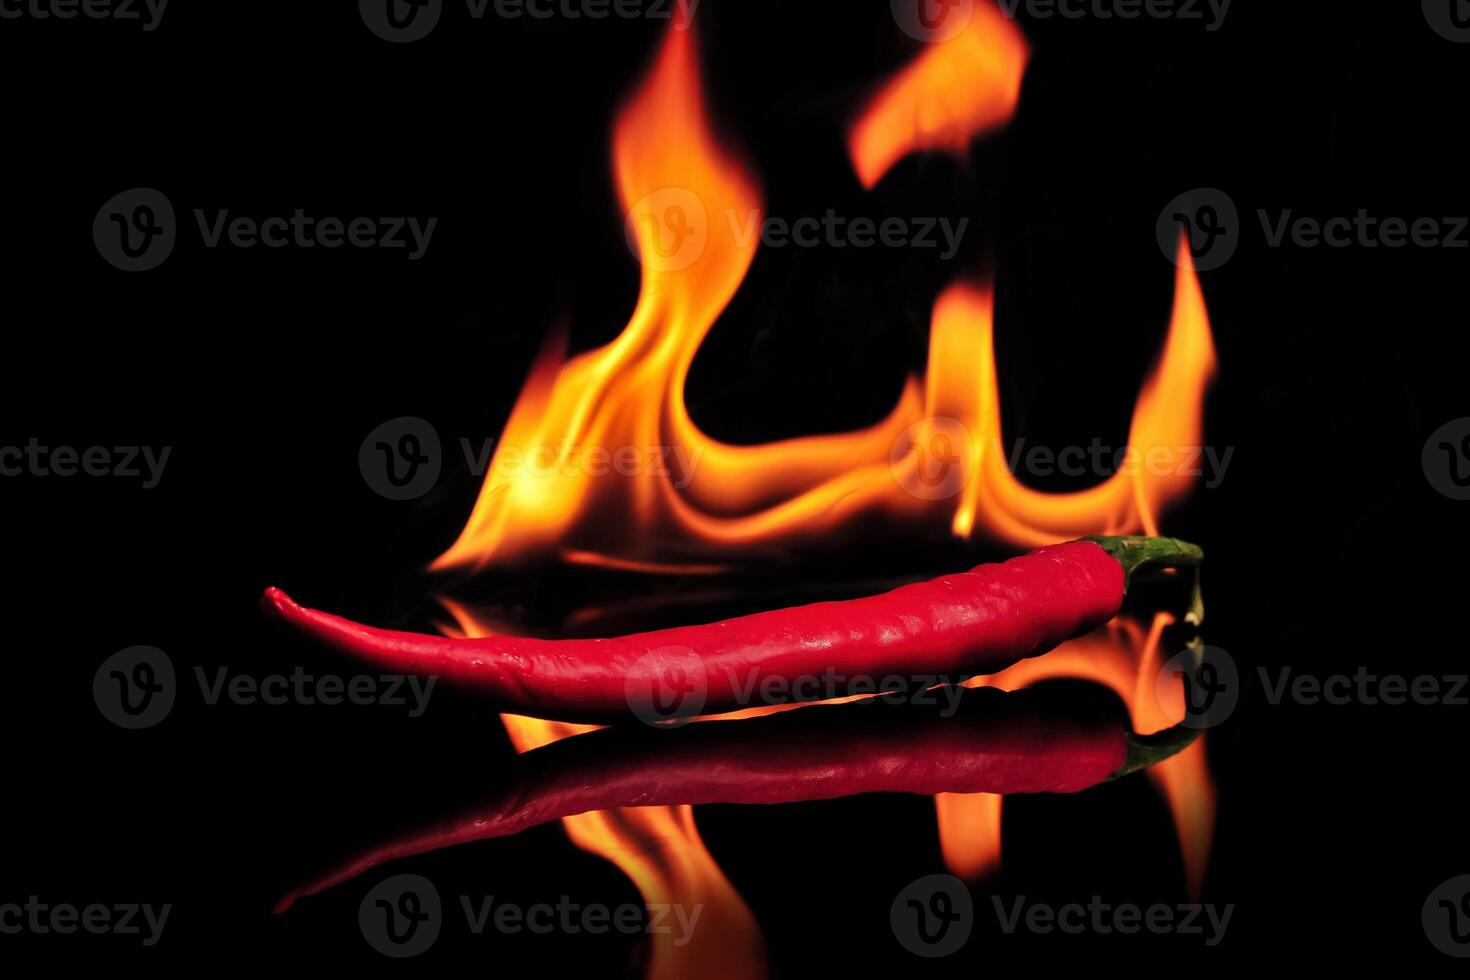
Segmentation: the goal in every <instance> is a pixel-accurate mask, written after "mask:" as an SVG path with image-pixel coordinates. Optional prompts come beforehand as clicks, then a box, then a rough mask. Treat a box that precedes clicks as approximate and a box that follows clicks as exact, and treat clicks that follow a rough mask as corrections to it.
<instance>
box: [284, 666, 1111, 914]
mask: <svg viewBox="0 0 1470 980" xmlns="http://www.w3.org/2000/svg"><path fill="white" fill-rule="evenodd" d="M944 703H945V702H944V701H943V700H939V699H936V701H935V702H934V703H932V704H912V703H909V704H889V703H883V699H870V700H869V701H867V702H850V703H847V704H841V705H818V706H811V707H805V708H801V709H798V710H794V711H787V712H783V713H781V714H778V715H774V716H768V717H764V718H757V719H752V720H745V721H702V722H696V723H695V724H692V725H690V726H688V727H686V728H683V729H680V730H679V731H677V732H673V733H669V732H656V731H654V730H652V729H649V728H645V727H642V726H639V727H624V728H605V729H602V730H600V731H596V732H591V733H589V734H586V735H577V736H574V737H572V738H568V739H563V740H562V741H560V742H555V743H553V744H551V745H548V746H545V747H543V748H539V749H535V750H533V751H531V752H528V753H526V754H525V755H522V756H518V757H517V758H516V759H514V760H513V761H512V762H510V763H509V764H508V765H509V770H508V772H507V773H506V774H505V777H504V779H503V782H501V783H500V785H499V787H498V788H497V789H496V790H495V791H494V792H493V793H491V794H490V795H489V796H488V798H486V799H484V800H482V801H481V802H479V803H478V804H476V805H474V806H472V807H470V808H468V809H467V810H466V811H465V812H464V813H462V814H459V815H457V816H454V817H450V818H448V819H445V820H442V821H440V822H438V823H434V824H430V825H428V826H424V827H420V828H418V829H415V830H413V831H411V832H409V833H407V834H405V835H402V836H400V837H397V838H396V839H394V840H391V841H389V842H388V843H386V844H382V845H379V846H376V847H373V848H370V849H369V850H367V851H365V852H363V853H361V854H359V855H357V856H356V857H353V858H350V859H349V860H347V861H346V862H344V863H342V864H340V865H338V866H337V867H336V868H334V869H332V870H330V871H328V872H327V873H326V874H324V875H323V876H321V877H320V878H317V879H316V880H314V881H312V882H310V883H308V884H306V885H304V886H302V887H301V888H299V889H297V890H295V891H293V892H291V893H290V894H288V895H287V896H286V897H285V898H283V899H282V900H281V901H280V903H279V904H277V906H276V912H278V913H280V912H284V911H286V909H288V908H289V907H290V906H291V904H292V903H293V902H295V901H296V900H297V899H298V898H301V897H304V896H308V895H315V894H317V893H319V892H322V891H325V890H326V889H328V888H331V887H333V886H335V885H339V884H342V883H343V882H346V881H349V880H351V879H352V878H356V877H357V876H358V875H361V874H364V873H366V872H367V871H369V870H371V869H373V868H375V867H378V866H379V865H382V864H384V863H386V862H389V861H395V860H399V859H401V858H406V857H411V856H413V855H417V854H424V853H427V852H429V851H436V850H439V849H441V848H445V847H453V846H456V845H459V844H466V843H470V842H473V841H481V840H489V839H492V838H498V837H508V836H510V835H513V834H517V833H520V832H522V831H524V830H528V829H530V828H532V827H536V826H539V825H541V824H545V823H550V822H552V821H554V820H558V819H561V818H563V817H569V816H574V815H576V814H579V813H588V812H591V811H595V810H607V809H612V808H616V807H639V806H672V805H682V804H705V803H742V804H775V803H794V802H801V801H809V800H830V799H834V798H837V797H844V796H855V795H858V794H862V793H915V794H921V795H925V796H928V795H933V794H936V793H1002V794H1011V793H1075V792H1079V791H1081V790H1084V789H1088V788H1090V787H1092V786H1096V785H1097V784H1099V783H1102V782H1104V781H1106V780H1107V779H1109V778H1110V777H1111V776H1113V775H1114V774H1116V773H1118V772H1119V770H1120V769H1121V768H1122V767H1123V765H1124V763H1125V759H1126V757H1127V743H1128V737H1129V734H1130V733H1129V728H1128V725H1127V723H1126V720H1125V717H1124V713H1123V709H1122V706H1121V705H1120V704H1119V703H1118V702H1117V700H1116V699H1115V698H1113V697H1112V695H1111V694H1110V693H1109V692H1104V691H1102V690H1101V689H1097V688H1090V689H1087V690H1085V691H1081V692H1075V691H1065V692H1062V691H1047V690H1044V689H1038V690H1036V691H1023V692H1019V693H1014V694H1009V693H1004V692H1001V691H996V690H992V689H986V688H977V689H969V690H965V691H964V692H963V694H962V695H961V697H960V699H959V701H958V707H957V710H956V711H955V712H954V714H953V716H951V717H946V714H947V712H945V711H942V710H941V708H940V706H942V705H943V704H944Z"/></svg>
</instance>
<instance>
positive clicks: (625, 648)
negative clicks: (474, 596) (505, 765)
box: [265, 537, 1203, 723]
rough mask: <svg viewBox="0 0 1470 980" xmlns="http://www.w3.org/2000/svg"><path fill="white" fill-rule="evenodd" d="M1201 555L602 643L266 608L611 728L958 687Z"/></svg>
mask: <svg viewBox="0 0 1470 980" xmlns="http://www.w3.org/2000/svg"><path fill="white" fill-rule="evenodd" d="M1202 557H1203V555H1202V553H1201V552H1200V550H1199V549H1198V548H1196V547H1195V546H1194V545H1190V544H1186V543H1184V542H1182V541H1176V540H1174V539H1172V538H1136V537H1129V538H1093V539H1088V540H1084V541H1072V542H1069V543H1066V544H1059V545H1054V546H1052V547H1047V548H1041V549H1039V550H1037V551H1033V552H1031V553H1030V554H1028V555H1023V556H1021V557H1019V558H1013V559H1011V560H1010V561H1007V562H1003V563H1000V564H994V565H980V566H978V567H976V568H974V569H972V570H970V571H968V572H963V573H960V574H956V575H946V576H943V577H941V578H937V579H934V580H932V581H929V582H921V583H917V584H914V585H906V586H904V587H902V588H899V589H895V590H893V591H892V592H887V593H884V594H883V595H877V596H871V597H868V598H862V599H853V600H849V601H845V602H820V603H815V604H812V605H806V606H796V607H792V608H788V609H778V610H773V611H770V612H762V613H756V614H754V615H751V616H742V617H739V618H736V619H727V620H724V621H723V622H718V623H712V624H709V625H706V626H686V627H678V628H674V629H665V630H657V631H654V632H649V633H638V634H635V635H632V636H624V637H618V638H615V639H597V640H540V639H526V638H521V637H488V638H480V639H450V638H445V637H435V636H427V635H423V634H418V633H403V632H396V631H390V630H382V629H376V628H374V627H371V626H364V625H361V624H358V623H354V622H351V621H350V620H346V619H343V618H341V617H339V616H333V615H331V614H330V613H325V612H319V611H316V610H312V609H305V608H303V607H301V606H298V605H297V604H296V603H295V602H293V601H292V600H291V599H290V598H289V597H288V596H287V595H286V594H285V593H284V592H282V591H281V590H279V589H274V588H273V589H268V590H266V593H265V606H266V608H267V609H268V610H269V611H271V612H274V613H275V614H277V615H279V616H280V617H281V618H282V619H284V620H285V621H286V622H288V623H290V624H291V625H292V626H294V627H296V628H297V629H300V630H301V631H303V632H305V633H307V634H309V635H311V636H314V637H316V638H317V639H319V640H321V641H323V642H324V643H326V644H328V645H329V646H332V647H335V648H337V649H338V650H341V651H343V652H345V653H348V654H351V655H353V656H357V657H361V658H363V659H365V660H367V661H369V662H371V663H373V664H375V665H377V666H378V667H380V668H382V669H386V670H391V671H395V672H402V673H421V674H433V675H437V676H441V677H443V678H445V679H447V680H449V681H451V682H456V683H460V684H463V685H464V686H466V687H467V688H472V689H474V690H477V691H480V692H483V693H484V694H486V695H487V696H488V697H489V698H490V700H491V702H492V704H493V706H495V707H497V708H498V709H499V710H504V711H509V712H513V713H517V714H525V715H531V716H534V717H538V718H547V719H553V720H561V721H579V722H594V723H602V722H616V721H623V720H627V719H628V718H629V716H630V714H631V713H634V712H635V710H636V709H635V708H634V707H633V705H632V703H630V698H631V697H633V696H634V694H635V692H638V691H643V690H652V691H653V692H655V693H659V692H668V691H674V692H678V691H681V690H682V691H683V696H682V697H680V698H677V699H676V702H675V703H673V704H670V705H658V706H657V708H656V709H655V710H656V712H657V713H658V714H659V715H660V716H661V717H667V718H687V717H690V716H693V715H698V714H718V713H721V712H728V711H733V710H738V709H740V708H744V707H749V706H751V704H752V702H753V699H755V698H757V697H758V698H759V699H760V703H763V704H764V703H771V702H772V701H773V700H776V701H801V700H824V699H829V698H831V697H834V696H841V695H842V694H844V693H847V691H846V690H838V691H835V692H834V691H832V690H828V689H825V688H821V686H820V685H814V684H807V685H805V687H804V688H803V685H801V684H796V683H795V682H797V681H798V680H803V679H805V680H810V679H811V678H812V677H813V676H814V675H822V674H823V673H824V672H829V671H830V672H832V675H833V676H836V677H838V678H840V679H841V681H842V682H843V683H846V684H852V683H854V682H857V681H860V682H861V683H863V684H865V685H867V686H866V687H865V688H858V689H855V690H852V691H851V693H856V694H864V693H868V694H870V693H873V692H874V687H873V686H872V685H873V684H874V682H877V681H881V680H882V679H885V678H892V677H899V678H906V679H910V681H913V680H914V679H919V678H930V679H934V678H938V679H946V680H950V681H954V680H958V679H961V678H964V677H969V676H974V675H977V674H987V673H994V672H996V671H999V670H1002V669H1004V668H1006V667H1008V666H1010V665H1011V664H1013V663H1015V662H1016V661H1018V660H1022V659H1025V658H1027V657H1033V656H1036V655H1038V654H1042V653H1045V652H1046V651H1048V650H1050V649H1052V648H1053V647H1055V646H1057V645H1058V644H1061V643H1063V642H1065V641H1067V640H1069V639H1071V638H1073V637H1075V636H1078V635H1080V634H1082V633H1086V632H1088V631H1089V630H1092V629H1094V628H1095V627H1097V626H1100V625H1102V624H1103V623H1106V622H1107V621H1108V620H1109V619H1111V618H1112V617H1113V616H1114V615H1116V614H1117V612H1118V610H1119V609H1120V608H1121V606H1122V603H1123V598H1124V595H1125V594H1126V592H1127V588H1128V579H1129V575H1130V574H1131V572H1133V571H1134V570H1136V569H1137V568H1140V567H1143V566H1144V565H1151V564H1173V565H1185V564H1188V565H1193V564H1197V563H1198V562H1199V561H1200V560H1201V558H1202ZM930 682H931V683H934V682H935V681H933V680H931V681H930ZM773 684H774V687H773V686H772V685H773ZM772 690H776V691H777V692H778V694H777V696H776V697H775V698H772V697H771V695H770V692H771V691H772ZM781 692H784V693H781Z"/></svg>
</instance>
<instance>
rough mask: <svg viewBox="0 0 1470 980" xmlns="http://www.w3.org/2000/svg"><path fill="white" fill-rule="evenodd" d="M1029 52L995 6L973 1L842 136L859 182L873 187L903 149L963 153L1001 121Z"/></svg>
mask: <svg viewBox="0 0 1470 980" xmlns="http://www.w3.org/2000/svg"><path fill="white" fill-rule="evenodd" d="M918 2H920V3H925V2H927V0H918ZM949 13H950V15H954V13H955V11H953V10H950V11H949ZM1030 57H1031V50H1030V48H1029V47H1028V46H1027V44H1026V39H1025V38H1024V37H1022V36H1021V32H1020V31H1019V30H1018V29H1017V28H1016V25H1015V24H1014V23H1013V22H1012V21H1011V20H1009V19H1008V18H1007V17H1006V16H1005V15H1004V14H1003V13H1001V11H1000V8H998V7H997V6H995V5H993V4H992V3H990V2H989V0H980V2H978V3H976V4H975V8H974V11H973V13H972V14H971V17H970V22H969V24H968V26H967V27H966V28H965V29H964V31H962V32H961V33H960V34H958V35H956V36H955V37H953V38H950V39H949V40H947V41H943V42H941V43H938V44H935V45H933V46H932V47H931V48H930V49H929V50H928V51H927V52H926V53H925V54H924V55H922V56H920V57H919V58H918V59H916V60H915V61H914V62H913V63H911V64H910V65H909V66H908V67H907V68H905V69H904V70H903V71H901V72H899V73H898V75H897V76H895V77H894V78H893V79H892V80H890V81H889V82H888V83H887V84H886V85H885V86H883V88H882V90H881V91H879V93H878V94H877V95H876V96H875V97H874V98H873V99H872V101H870V102H869V103H868V105H867V106H866V107H864V109H863V111H862V113H861V114H860V116H859V118H858V120H857V122H856V123H855V124H854V125H853V127H852V129H851V131H850V132H849V134H848V153H849V154H850V155H851V157H852V162H853V166H854V168H855V169H856V170H857V174H858V179H859V180H861V181H862V184H863V186H864V187H867V188H872V187H873V186H874V185H876V184H877V183H878V181H879V180H881V179H882V178H883V175H884V174H885V173H887V172H888V170H889V169H890V168H891V167H892V166H893V165H894V164H895V163H897V162H898V161H899V160H901V159H903V158H904V157H905V156H907V155H908V154H910V153H913V152H915V151H922V150H948V151H950V152H953V153H963V152H964V151H965V150H966V149H967V148H968V147H969V145H970V141H971V140H972V139H973V138H974V137H975V136H977V135H979V134H980V133H983V132H985V131H986V130H988V129H993V128H995V127H997V126H1000V125H1003V124H1004V123H1006V122H1008V121H1009V120H1010V118H1011V116H1012V114H1014V113H1015V111H1016V104H1017V102H1019V101H1020V98H1021V77H1022V75H1024V74H1025V71H1026V63H1027V61H1028V60H1029V59H1030Z"/></svg>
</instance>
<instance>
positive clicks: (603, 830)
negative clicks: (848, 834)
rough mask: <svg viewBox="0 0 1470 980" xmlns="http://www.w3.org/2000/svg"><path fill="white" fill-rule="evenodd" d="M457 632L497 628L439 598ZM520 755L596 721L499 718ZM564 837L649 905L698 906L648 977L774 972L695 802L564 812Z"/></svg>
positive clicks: (743, 978)
mask: <svg viewBox="0 0 1470 980" xmlns="http://www.w3.org/2000/svg"><path fill="white" fill-rule="evenodd" d="M440 601H441V602H442V603H443V604H444V606H445V608H446V609H448V611H449V613H450V615H452V616H453V617H454V620H455V623H456V626H457V628H450V629H446V632H449V633H452V634H454V635H459V636H489V635H493V634H494V633H495V630H493V629H492V628H490V627H489V626H488V625H487V624H486V623H485V622H483V621H481V620H480V619H479V618H477V617H476V616H475V615H474V614H473V613H471V612H469V610H467V609H466V608H465V607H463V606H461V605H459V604H457V603H455V602H453V601H452V600H447V599H441V600H440ZM500 717H501V721H503V722H504V723H505V730H506V732H507V733H509V735H510V739H511V743H512V744H513V745H514V746H515V749H516V751H517V752H529V751H531V750H532V749H536V748H540V747H541V746H543V745H548V744H550V743H551V742H556V741H559V740H560V739H563V738H570V737H571V736H573V735H580V734H582V733H584V732H590V731H595V730H596V727H597V726H595V725H572V724H567V723H565V722H555V721H543V720H541V719H539V718H526V717H523V716H521V715H501V716H500ZM562 825H563V826H564V827H566V830H567V836H569V837H570V838H571V839H572V841H573V843H575V844H576V845H577V846H578V847H580V848H582V849H583V850H584V851H588V852H590V853H592V854H598V855H601V856H602V857H605V858H607V859H608V860H609V861H611V862H612V863H613V864H615V865H617V867H618V868H619V869H620V870H621V871H622V872H623V873H624V874H625V875H627V876H628V878H629V879H630V880H631V881H632V882H633V884H634V885H636V886H637V888H638V891H639V893H640V894H641V895H642V896H643V901H644V904H645V905H646V906H653V905H675V904H678V905H682V906H684V908H685V910H686V912H685V914H686V915H687V916H690V917H691V918H692V917H693V915H694V914H695V910H696V909H697V910H698V916H699V918H698V919H697V920H694V928H693V929H692V930H691V931H690V933H689V937H688V941H687V942H686V943H685V944H684V945H678V944H677V941H678V940H680V939H682V938H684V937H682V936H679V935H676V934H674V933H654V934H653V935H652V936H651V937H650V944H649V954H650V955H649V961H648V965H647V968H646V970H645V971H644V976H645V977H647V978H649V980H683V978H684V977H716V978H726V977H728V978H731V980H735V978H740V980H750V978H753V977H757V978H758V977H763V976H766V975H767V974H768V973H769V969H768V967H767V962H766V949H765V941H764V939H763V938H762V936H761V932H760V927H759V926H758V925H757V924H756V921H755V916H754V915H752V914H751V911H750V908H749V907H748V906H747V905H746V904H745V902H744V901H743V900H742V899H741V898H740V895H739V894H738V893H737V892H736V891H735V888H734V886H733V885H731V884H730V881H729V879H728V878H726V877H725V875H724V872H722V871H721V870H720V867H719V865H718V864H716V863H715V859H714V857H713V856H711V855H710V853H709V850H708V849H707V848H706V847H705V845H704V840H703V839H702V838H701V837H700V835H699V829H698V828H697V827H696V826H695V824H694V808H693V807H690V806H677V807H675V806H655V807H638V808H636V809H623V810H604V811H601V812H598V813H584V814H580V815H578V816H575V817H567V818H566V819H564V820H563V821H562Z"/></svg>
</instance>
